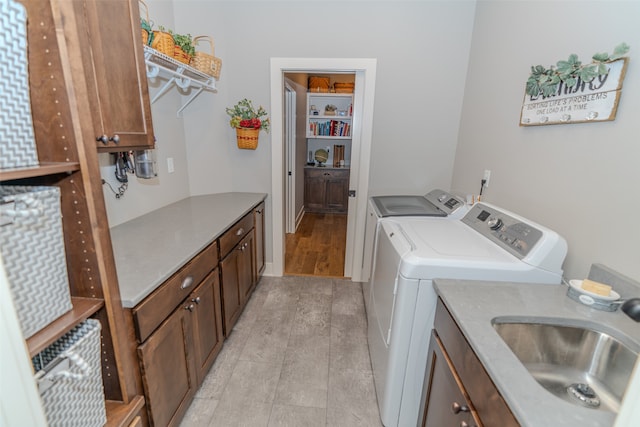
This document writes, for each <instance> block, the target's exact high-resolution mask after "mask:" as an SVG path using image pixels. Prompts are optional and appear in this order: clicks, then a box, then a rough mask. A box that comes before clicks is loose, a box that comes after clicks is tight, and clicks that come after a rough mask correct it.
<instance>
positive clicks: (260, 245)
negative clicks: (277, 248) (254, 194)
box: [253, 202, 266, 283]
mask: <svg viewBox="0 0 640 427" xmlns="http://www.w3.org/2000/svg"><path fill="white" fill-rule="evenodd" d="M253 215H254V227H253V229H254V232H255V238H256V241H255V247H256V265H255V274H256V275H255V279H254V280H255V282H256V283H258V281H259V280H260V277H261V276H262V273H263V272H264V268H265V265H266V263H265V250H264V202H262V203H260V204H259V205H258V206H257V207H256V208H255V209H254V210H253Z"/></svg>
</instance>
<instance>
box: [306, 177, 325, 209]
mask: <svg viewBox="0 0 640 427" xmlns="http://www.w3.org/2000/svg"><path fill="white" fill-rule="evenodd" d="M323 173H325V172H324V171H323V170H315V169H305V179H304V209H305V211H307V212H323V211H324V209H325V203H324V200H325V191H326V186H325V180H324V175H323Z"/></svg>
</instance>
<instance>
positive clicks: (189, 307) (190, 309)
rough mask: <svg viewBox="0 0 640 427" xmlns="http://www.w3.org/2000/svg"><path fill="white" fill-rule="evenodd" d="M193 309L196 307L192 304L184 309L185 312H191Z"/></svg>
mask: <svg viewBox="0 0 640 427" xmlns="http://www.w3.org/2000/svg"><path fill="white" fill-rule="evenodd" d="M194 308H196V306H195V305H193V304H189V305H187V306H185V307H184V309H185V310H189V311H193V309H194Z"/></svg>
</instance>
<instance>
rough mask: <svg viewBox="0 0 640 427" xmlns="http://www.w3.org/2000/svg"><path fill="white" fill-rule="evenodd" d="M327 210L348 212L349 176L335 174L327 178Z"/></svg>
mask: <svg viewBox="0 0 640 427" xmlns="http://www.w3.org/2000/svg"><path fill="white" fill-rule="evenodd" d="M326 185H327V187H326V209H327V211H328V212H334V213H344V212H347V209H348V204H349V176H348V175H345V174H342V173H338V172H334V173H332V174H331V175H330V176H328V177H327V184H326Z"/></svg>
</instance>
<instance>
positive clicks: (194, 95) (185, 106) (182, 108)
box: [177, 87, 204, 117]
mask: <svg viewBox="0 0 640 427" xmlns="http://www.w3.org/2000/svg"><path fill="white" fill-rule="evenodd" d="M203 90H204V88H203V87H201V88H200V89H198V90H197V92H196V93H194V94H193V95H191V98H189V99H187V102H185V103H184V104H183V105H182V107H180V108H179V109H178V113H177V114H178V117H180V113H182V110H184V109H185V108H187V105H189V104H191V101H193V100H194V99H196V97H197V96H198V95H200V93H201V92H202V91H203Z"/></svg>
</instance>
